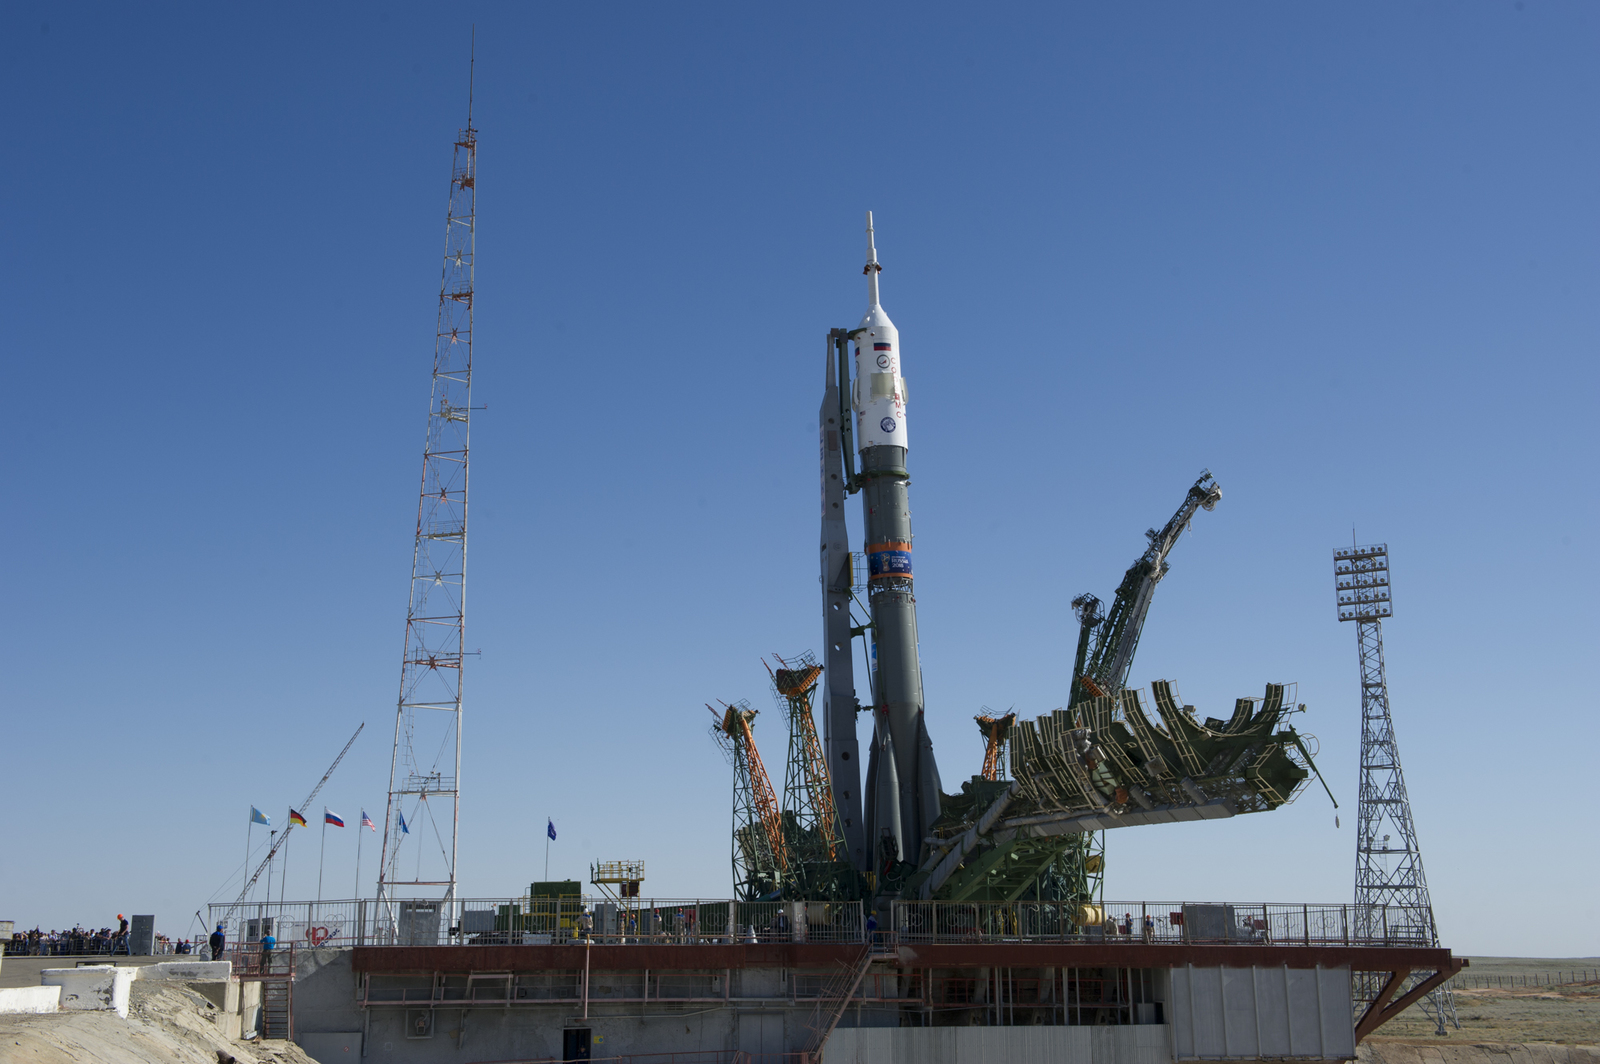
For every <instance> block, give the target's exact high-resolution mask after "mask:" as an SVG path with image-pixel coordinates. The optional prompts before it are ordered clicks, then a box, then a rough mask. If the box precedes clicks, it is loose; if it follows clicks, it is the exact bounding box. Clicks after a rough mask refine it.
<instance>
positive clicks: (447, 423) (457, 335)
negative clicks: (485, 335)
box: [378, 90, 478, 944]
mask: <svg viewBox="0 0 1600 1064" xmlns="http://www.w3.org/2000/svg"><path fill="white" fill-rule="evenodd" d="M467 100H468V102H467V125H466V128H465V129H463V130H461V131H460V133H459V134H458V135H457V137H456V141H455V154H454V159H453V161H452V165H451V170H450V200H449V210H448V214H447V217H446V221H445V247H444V272H443V277H442V279H441V281H440V285H439V318H438V328H437V330H436V333H435V337H434V354H433V396H432V399H431V400H430V401H429V405H428V432H427V438H426V441H425V442H424V445H423V451H422V488H421V492H420V497H419V499H418V505H417V531H416V544H415V547H414V549H413V552H412V562H411V593H410V601H409V604H408V608H407V611H406V638H405V652H404V655H403V656H402V659H401V666H400V697H399V704H398V707H397V709H396V713H395V725H394V754H393V758H392V760H391V761H390V767H389V799H388V806H387V810H386V812H385V814H384V836H383V856H382V858H381V861H380V864H379V870H378V901H379V908H380V911H381V912H383V913H384V916H385V918H387V919H389V920H391V921H392V922H393V925H394V926H398V924H399V923H400V921H398V919H397V908H396V903H397V900H398V899H399V897H400V896H401V895H410V896H412V897H416V898H434V899H437V898H440V897H441V895H442V898H443V911H442V912H441V911H440V910H439V909H433V910H429V911H430V912H431V913H434V914H438V915H443V916H444V917H445V918H446V920H447V924H446V926H447V927H448V926H453V925H454V923H455V920H454V919H453V917H454V907H455V902H456V834H457V828H458V826H459V823H460V816H461V698H462V661H463V658H464V653H465V650H464V644H463V638H464V635H465V629H466V593H467V454H468V440H469V437H470V429H471V417H472V313H473V307H472V297H473V279H474V274H473V252H474V249H475V239H476V238H475V232H476V227H475V222H476V204H477V169H478V167H477V159H478V133H477V130H475V129H474V128H473V127H472V103H471V92H470V90H469V92H468V97H467ZM398 904H399V908H405V907H406V905H407V904H408V903H405V902H399V903H398ZM410 904H412V905H416V904H417V903H410ZM436 918H437V917H435V919H436ZM409 922H410V923H411V924H412V926H413V927H418V925H416V924H415V921H409ZM415 934H416V936H417V938H418V939H419V941H418V942H417V944H432V943H431V942H423V941H421V939H426V938H428V937H429V936H428V931H427V930H426V929H424V928H420V927H418V930H417V931H416V932H415ZM435 934H436V932H435Z"/></svg>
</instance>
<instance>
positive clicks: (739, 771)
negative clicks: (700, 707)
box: [706, 699, 789, 901]
mask: <svg viewBox="0 0 1600 1064" xmlns="http://www.w3.org/2000/svg"><path fill="white" fill-rule="evenodd" d="M706 708H707V709H709V710H711V716H712V717H713V718H714V719H715V723H714V724H712V725H711V736H712V738H714V739H716V740H717V745H718V746H720V747H721V748H722V752H723V754H724V755H726V756H727V758H728V764H730V765H732V766H733V889H734V891H735V892H736V893H737V894H738V895H739V897H740V899H741V900H742V901H758V900H760V899H761V898H763V897H766V896H768V895H770V894H772V893H773V892H774V891H776V890H779V889H780V888H781V887H782V886H783V883H784V881H785V880H786V879H787V878H788V873H789V854H788V849H787V846H786V845H785V839H784V835H783V813H782V807H781V806H780V805H779V804H778V795H777V792H776V791H774V790H773V789H772V780H771V779H770V778H769V777H768V776H767V768H766V766H765V765H764V764H762V762H761V753H760V751H758V750H757V749H756V740H755V735H754V733H752V731H751V730H750V724H751V722H752V721H754V720H755V719H756V711H755V710H754V709H751V708H750V703H749V702H746V701H745V700H743V699H740V700H739V701H737V702H735V703H733V704H732V705H728V704H727V703H723V708H722V710H721V711H718V710H717V709H715V708H714V707H712V706H706Z"/></svg>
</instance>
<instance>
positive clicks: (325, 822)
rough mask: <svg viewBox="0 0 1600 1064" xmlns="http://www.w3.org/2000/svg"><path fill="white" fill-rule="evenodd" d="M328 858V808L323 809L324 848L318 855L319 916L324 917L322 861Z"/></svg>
mask: <svg viewBox="0 0 1600 1064" xmlns="http://www.w3.org/2000/svg"><path fill="white" fill-rule="evenodd" d="M327 856H328V807H327V806H323V807H322V848H321V850H320V851H319V852H318V853H317V915H318V916H321V915H322V861H323V858H325V857H327Z"/></svg>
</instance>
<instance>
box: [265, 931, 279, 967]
mask: <svg viewBox="0 0 1600 1064" xmlns="http://www.w3.org/2000/svg"><path fill="white" fill-rule="evenodd" d="M277 948H278V940H277V939H275V938H273V937H272V932H271V931H268V932H267V933H266V934H264V935H262V936H261V970H262V971H263V972H265V971H266V970H267V968H268V967H270V966H271V964H272V951H273V950H275V949H277Z"/></svg>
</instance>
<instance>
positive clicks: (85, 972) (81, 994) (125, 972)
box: [39, 964, 139, 1019]
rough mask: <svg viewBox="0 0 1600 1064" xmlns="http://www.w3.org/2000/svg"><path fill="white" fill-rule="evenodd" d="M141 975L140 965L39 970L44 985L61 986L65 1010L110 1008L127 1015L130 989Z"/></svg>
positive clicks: (122, 1015)
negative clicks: (138, 966)
mask: <svg viewBox="0 0 1600 1064" xmlns="http://www.w3.org/2000/svg"><path fill="white" fill-rule="evenodd" d="M138 975H139V969H137V968H115V967H112V966H110V965H103V964H96V965H85V966H84V967H82V968H46V969H45V970H44V971H42V972H40V973H39V983H40V985H41V986H55V987H60V988H61V1007H62V1008H64V1009H107V1010H110V1011H113V1012H115V1013H116V1014H117V1015H118V1016H121V1017H122V1018H123V1019H127V1018H128V988H129V987H130V986H132V985H133V981H134V979H135V978H136V977H137V976H138Z"/></svg>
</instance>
